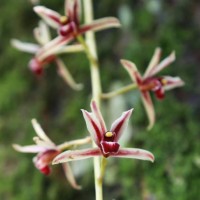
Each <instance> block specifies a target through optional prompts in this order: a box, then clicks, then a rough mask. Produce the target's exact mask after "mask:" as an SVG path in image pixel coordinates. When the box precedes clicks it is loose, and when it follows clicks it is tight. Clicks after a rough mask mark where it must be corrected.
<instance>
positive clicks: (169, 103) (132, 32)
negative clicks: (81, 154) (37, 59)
mask: <svg viewBox="0 0 200 200" xmlns="http://www.w3.org/2000/svg"><path fill="white" fill-rule="evenodd" d="M149 2H150V3H151V4H149ZM42 3H44V4H45V6H48V7H51V8H53V9H55V10H59V11H60V12H61V13H63V12H64V11H63V10H64V9H63V7H62V6H63V2H62V1H55V0H51V1H50V0H49V1H45V2H43V1H42ZM94 3H95V17H96V18H100V17H104V16H111V15H113V16H117V17H120V18H123V17H125V19H127V17H128V18H129V17H130V16H132V19H128V20H130V21H129V23H128V24H126V29H125V30H123V27H122V30H109V31H105V32H101V33H98V34H97V43H98V50H99V60H100V65H101V75H102V86H103V90H104V91H108V90H109V85H111V83H112V81H119V80H120V81H121V82H122V84H124V85H125V84H128V83H130V82H131V80H130V79H129V76H128V75H127V73H126V72H125V70H124V69H123V68H122V67H121V65H120V62H119V60H120V59H121V58H125V59H130V60H132V61H133V62H135V63H136V64H137V66H138V68H139V69H140V70H141V71H144V70H145V68H146V65H147V64H148V62H149V59H150V58H151V56H152V54H153V51H154V49H155V47H157V46H160V47H161V48H162V49H163V57H164V56H166V55H168V54H169V53H170V52H171V51H172V50H173V49H174V50H176V55H177V59H176V61H175V63H173V64H172V66H171V67H169V68H168V69H166V70H165V71H164V74H168V73H170V74H172V75H178V76H180V77H181V78H183V80H184V81H185V82H186V86H185V87H183V88H181V89H176V90H174V91H172V92H169V93H167V94H166V96H167V97H166V98H165V100H164V101H162V102H159V101H157V100H154V104H155V108H156V115H157V123H156V125H155V127H154V128H153V129H152V130H151V131H150V132H147V131H146V125H147V117H146V114H145V111H144V108H143V106H142V104H141V101H139V100H138V99H139V98H138V97H139V94H138V93H135V92H130V93H129V94H126V95H125V98H126V101H127V102H128V106H129V107H134V108H135V111H134V114H133V118H132V119H131V124H132V125H133V127H134V129H133V131H134V133H133V136H132V139H131V140H130V141H129V143H128V144H127V146H130V147H131V146H133V147H137V148H144V149H148V150H150V151H151V152H153V153H154V155H155V158H156V161H155V163H153V164H151V163H148V162H141V161H137V160H136V161H135V160H134V161H133V160H126V161H125V160H123V159H120V160H116V159H109V164H108V168H107V172H106V173H107V175H106V176H108V177H109V175H110V178H109V180H110V182H109V180H107V181H105V185H104V190H105V192H104V193H105V199H113V198H114V199H118V200H120V199H126V200H129V199H130V200H131V199H136V200H140V199H145V198H147V197H148V199H150V198H151V199H162V200H168V199H170V200H190V199H197V198H198V197H199V196H200V192H199V189H198V188H199V187H200V179H199V177H200V156H199V152H200V147H199V139H200V135H199V119H200V117H199V111H200V105H199V101H200V82H199V74H200V70H199V69H200V68H199V64H200V63H199V47H200V40H199V35H200V24H199V18H198V16H199V14H198V2H197V1H158V0H157V1H156V0H151V1H136V0H135V1H132V0H123V1H122V0H121V1H107V0H102V1H95V2H94ZM124 7H125V8H127V7H128V11H127V10H126V9H125V11H123V9H122V8H124ZM130 11H131V15H130V13H129V14H128V15H127V14H126V15H123V13H121V12H130ZM0 13H1V18H0V73H1V79H0V161H1V162H0V171H1V173H0V180H1V181H0V199H4V200H9V199H14V200H15V199H16V200H18V199H20V200H23V199H24V200H27V199H30V200H31V199H38V200H39V199H50V200H51V199H52V200H53V199H78V198H80V197H81V198H82V199H93V198H94V187H93V175H92V169H88V171H86V172H85V174H84V175H83V176H82V177H80V178H79V179H78V181H79V182H80V183H81V184H82V185H83V190H82V191H74V190H72V189H71V188H70V186H69V184H68V183H67V182H66V181H65V178H64V177H63V174H62V172H61V170H60V168H59V167H54V169H55V170H54V172H53V174H52V176H50V177H44V176H43V175H42V174H40V173H39V172H38V171H37V170H36V169H35V168H34V166H33V164H32V157H33V156H32V155H25V154H20V153H17V152H15V151H14V150H13V149H12V147H11V145H12V144H13V143H19V144H22V145H25V144H31V143H32V137H33V136H34V135H35V133H34V131H33V129H32V127H31V124H30V120H31V119H32V118H33V117H35V118H37V119H38V121H39V122H40V123H41V125H42V127H43V128H44V130H45V131H46V132H47V134H48V135H49V136H50V137H51V138H52V139H53V140H54V141H55V142H56V143H60V142H62V141H66V140H69V139H76V138H79V137H84V136H85V135H86V134H87V131H86V129H85V128H83V127H84V126H85V125H84V121H83V117H82V115H81V112H80V109H81V108H85V109H86V108H88V107H89V106H88V105H89V101H90V91H91V86H90V72H89V68H88V62H87V60H86V56H85V55H84V54H83V53H80V54H77V55H67V56H66V57H65V58H64V59H65V62H66V64H67V66H69V69H70V71H71V72H72V74H73V75H74V77H75V79H76V80H77V81H79V82H83V83H84V90H83V91H80V92H74V91H72V90H71V89H70V88H69V87H68V86H67V85H66V84H65V83H64V82H63V81H62V80H61V79H60V78H59V77H58V76H57V72H56V70H55V66H54V65H51V66H49V67H48V68H47V69H46V71H45V75H44V77H41V78H39V79H38V78H36V77H34V75H33V74H31V73H30V72H29V69H28V68H27V64H28V62H29V59H30V58H31V55H26V54H25V53H22V52H18V51H17V50H15V49H13V48H12V47H11V46H10V39H11V38H19V39H20V40H24V41H34V40H33V37H32V29H33V28H34V27H35V26H36V25H37V20H38V17H37V16H36V15H35V14H34V13H33V12H32V5H31V4H30V3H29V1H28V0H27V1H25V0H20V1H13V0H12V1H11V0H1V7H0ZM122 21H123V19H122ZM86 162H87V161H86ZM116 164H117V165H116Z"/></svg>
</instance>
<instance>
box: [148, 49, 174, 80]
mask: <svg viewBox="0 0 200 200" xmlns="http://www.w3.org/2000/svg"><path fill="white" fill-rule="evenodd" d="M175 59H176V57H175V52H174V51H173V52H172V53H171V54H170V55H169V56H168V57H166V58H165V59H164V60H162V61H161V62H160V63H159V64H158V65H156V66H155V67H153V68H152V69H151V70H150V71H149V72H148V77H152V76H154V75H155V74H157V73H158V72H160V71H161V70H163V69H164V68H165V67H167V66H169V65H170V64H171V63H172V62H174V61H175Z"/></svg>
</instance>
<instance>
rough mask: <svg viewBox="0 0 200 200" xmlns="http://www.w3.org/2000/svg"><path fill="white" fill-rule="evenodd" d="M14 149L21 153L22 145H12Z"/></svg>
mask: <svg viewBox="0 0 200 200" xmlns="http://www.w3.org/2000/svg"><path fill="white" fill-rule="evenodd" d="M12 147H13V149H14V150H16V151H20V145H18V144H12Z"/></svg>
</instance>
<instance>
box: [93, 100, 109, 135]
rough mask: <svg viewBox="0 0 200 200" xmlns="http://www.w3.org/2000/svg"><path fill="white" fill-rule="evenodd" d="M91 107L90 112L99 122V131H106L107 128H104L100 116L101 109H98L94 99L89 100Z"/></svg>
mask: <svg viewBox="0 0 200 200" xmlns="http://www.w3.org/2000/svg"><path fill="white" fill-rule="evenodd" d="M91 109H92V113H93V114H94V115H95V117H96V119H97V120H98V122H99V124H100V128H101V132H102V133H105V132H106V131H107V128H106V125H105V122H104V119H103V117H102V114H101V111H100V110H99V108H98V106H97V104H96V102H95V101H92V102H91Z"/></svg>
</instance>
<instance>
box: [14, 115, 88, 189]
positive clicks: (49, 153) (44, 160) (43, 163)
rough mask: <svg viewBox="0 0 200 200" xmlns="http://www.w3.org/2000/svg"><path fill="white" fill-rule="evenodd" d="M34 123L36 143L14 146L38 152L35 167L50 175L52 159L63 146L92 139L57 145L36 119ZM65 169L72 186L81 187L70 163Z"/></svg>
mask: <svg viewBox="0 0 200 200" xmlns="http://www.w3.org/2000/svg"><path fill="white" fill-rule="evenodd" d="M32 125H33V128H34V130H35V132H36V134H37V136H36V137H34V138H33V140H34V142H35V143H36V144H33V145H28V146H20V145H18V144H13V148H14V149H15V150H16V151H19V152H22V153H37V155H36V156H35V157H34V158H33V163H34V165H35V167H36V168H37V169H38V170H39V171H40V172H41V173H43V174H45V175H49V174H50V173H51V168H50V165H51V163H52V160H53V159H54V158H55V157H56V156H57V155H58V154H60V153H61V152H62V149H63V146H65V147H70V146H75V145H83V144H85V143H88V142H89V141H90V138H84V139H80V140H74V141H69V142H67V143H64V144H61V145H55V144H54V143H53V142H52V141H51V140H50V139H49V137H48V136H47V135H46V134H45V132H44V131H43V129H42V128H41V126H40V125H39V124H38V123H37V121H36V120H35V119H33V120H32ZM63 170H64V173H65V176H66V178H67V180H68V181H69V183H70V184H71V186H72V187H73V188H75V189H80V188H81V187H80V186H79V185H78V184H77V183H76V180H75V178H74V176H73V173H72V170H71V167H70V166H69V164H66V163H65V164H63Z"/></svg>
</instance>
